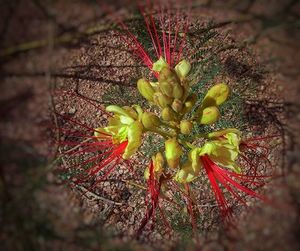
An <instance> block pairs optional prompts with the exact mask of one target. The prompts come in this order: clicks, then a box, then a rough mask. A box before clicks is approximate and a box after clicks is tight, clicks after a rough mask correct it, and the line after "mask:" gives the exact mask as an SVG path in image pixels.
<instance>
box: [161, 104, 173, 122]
mask: <svg viewBox="0 0 300 251" xmlns="http://www.w3.org/2000/svg"><path fill="white" fill-rule="evenodd" d="M161 117H162V119H163V120H164V121H174V120H176V114H175V112H174V111H173V110H172V109H171V108H170V107H165V108H164V109H163V110H162V112H161Z"/></svg>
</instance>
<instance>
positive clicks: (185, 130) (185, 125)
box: [180, 120, 193, 135]
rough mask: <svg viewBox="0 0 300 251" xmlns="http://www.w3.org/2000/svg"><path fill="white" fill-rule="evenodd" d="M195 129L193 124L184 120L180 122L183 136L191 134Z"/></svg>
mask: <svg viewBox="0 0 300 251" xmlns="http://www.w3.org/2000/svg"><path fill="white" fill-rule="evenodd" d="M192 129H193V123H192V122H191V121H188V120H182V121H180V132H181V133H182V134H186V135H188V134H190V133H191V131H192Z"/></svg>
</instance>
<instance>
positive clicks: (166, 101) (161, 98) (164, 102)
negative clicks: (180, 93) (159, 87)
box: [153, 92, 173, 108]
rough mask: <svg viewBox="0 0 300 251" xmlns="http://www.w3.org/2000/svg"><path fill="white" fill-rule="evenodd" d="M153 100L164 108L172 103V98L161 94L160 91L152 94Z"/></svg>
mask: <svg viewBox="0 0 300 251" xmlns="http://www.w3.org/2000/svg"><path fill="white" fill-rule="evenodd" d="M153 101H154V103H155V104H156V105H158V106H159V107H161V108H165V107H167V106H168V105H170V104H172V102H173V99H172V98H170V97H168V96H166V95H164V94H162V93H161V92H156V93H154V95H153Z"/></svg>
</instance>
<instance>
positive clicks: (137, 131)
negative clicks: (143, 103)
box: [95, 105, 144, 159]
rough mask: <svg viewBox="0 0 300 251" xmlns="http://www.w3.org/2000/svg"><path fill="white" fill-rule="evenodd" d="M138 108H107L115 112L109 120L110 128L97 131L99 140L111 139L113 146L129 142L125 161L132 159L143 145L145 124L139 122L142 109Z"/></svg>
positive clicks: (124, 155) (96, 134) (114, 106)
mask: <svg viewBox="0 0 300 251" xmlns="http://www.w3.org/2000/svg"><path fill="white" fill-rule="evenodd" d="M138 108H139V107H136V110H137V111H138V112H137V111H136V110H134V109H133V108H131V107H127V106H125V107H119V106H116V105H111V106H108V107H107V108H106V110H107V111H108V112H113V113H114V116H113V117H111V118H109V120H108V126H106V127H103V128H97V129H95V137H97V138H98V139H99V140H102V139H108V138H111V139H112V142H113V144H120V143H122V142H125V141H128V145H127V147H126V148H125V151H124V153H123V156H122V157H123V159H128V158H130V157H131V156H132V155H133V154H134V153H135V152H136V151H137V150H138V148H139V147H140V145H141V144H142V134H143V130H144V127H143V124H142V123H141V122H140V121H139V120H138V118H139V113H140V109H138Z"/></svg>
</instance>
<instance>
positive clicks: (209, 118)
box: [200, 106, 220, 125]
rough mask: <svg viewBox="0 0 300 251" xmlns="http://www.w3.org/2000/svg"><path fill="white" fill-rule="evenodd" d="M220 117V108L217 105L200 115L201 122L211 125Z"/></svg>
mask: <svg viewBox="0 0 300 251" xmlns="http://www.w3.org/2000/svg"><path fill="white" fill-rule="evenodd" d="M219 117H220V112H219V109H218V108H217V107H216V106H210V107H207V108H205V109H204V110H203V112H202V116H201V117H200V124H203V125H210V124H213V123H215V122H216V121H217V120H218V119H219Z"/></svg>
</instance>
